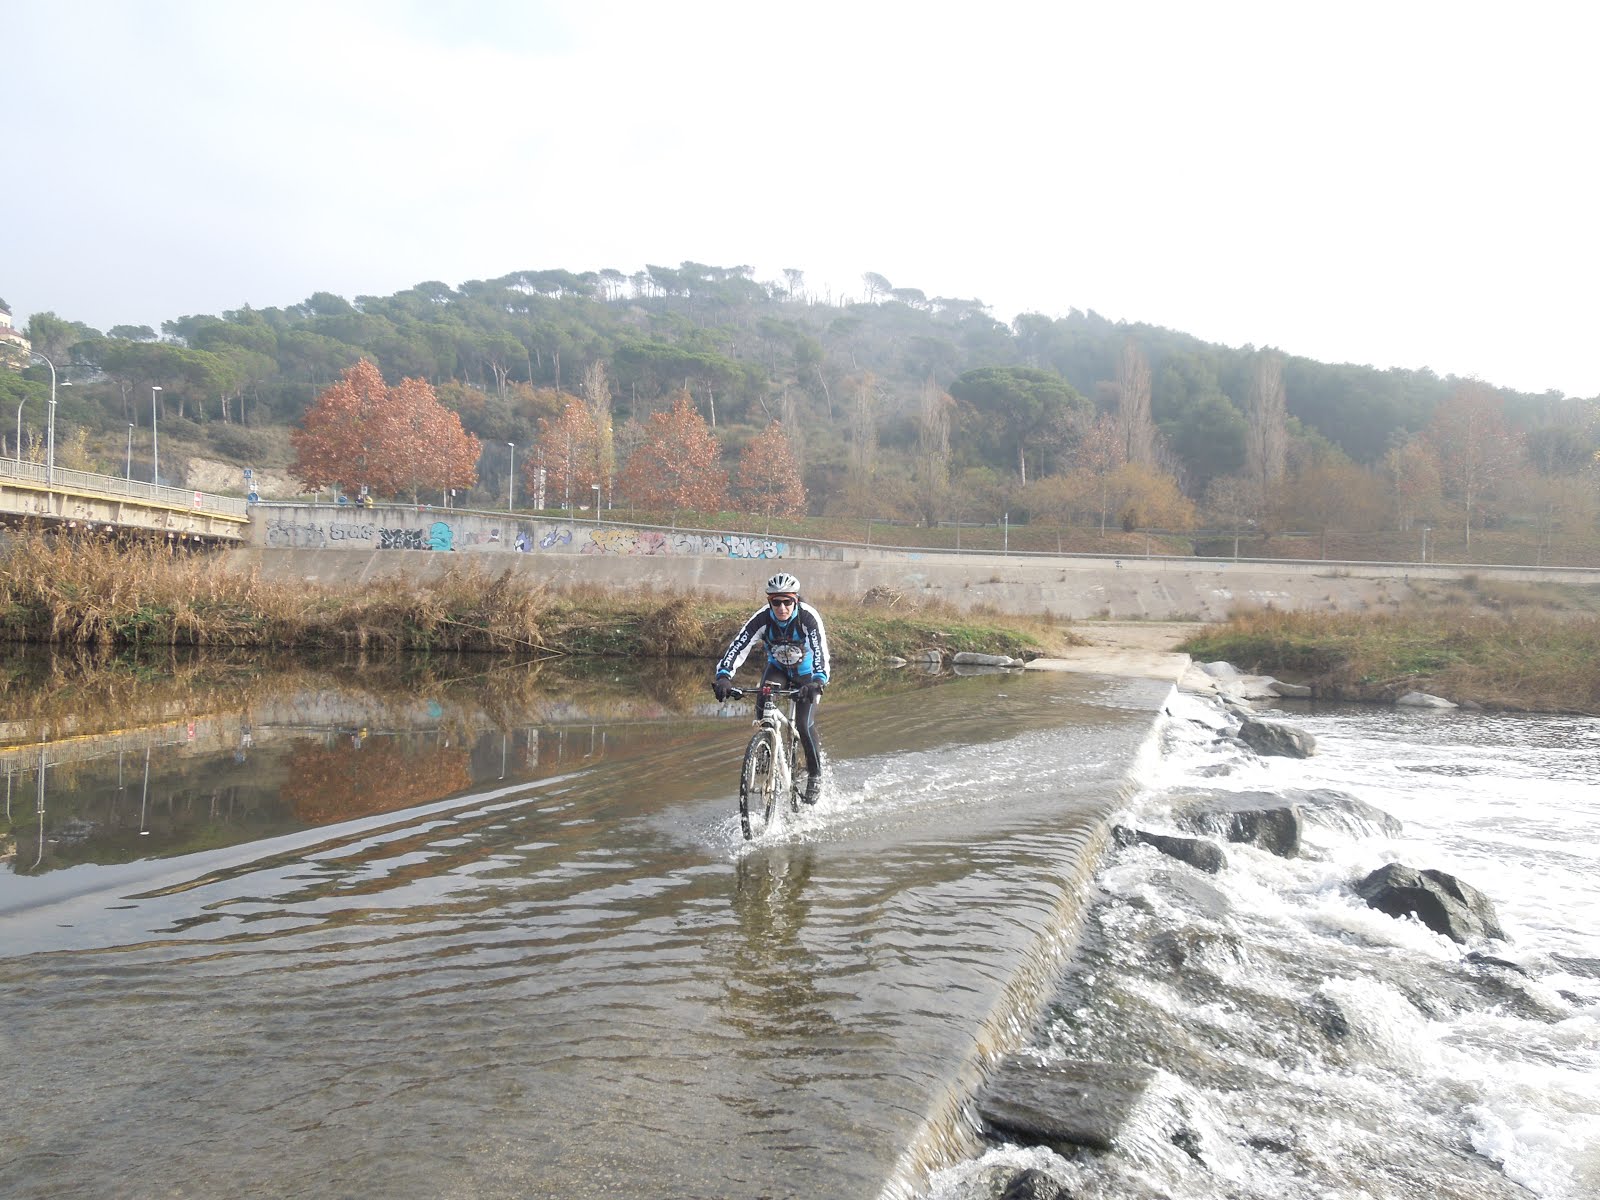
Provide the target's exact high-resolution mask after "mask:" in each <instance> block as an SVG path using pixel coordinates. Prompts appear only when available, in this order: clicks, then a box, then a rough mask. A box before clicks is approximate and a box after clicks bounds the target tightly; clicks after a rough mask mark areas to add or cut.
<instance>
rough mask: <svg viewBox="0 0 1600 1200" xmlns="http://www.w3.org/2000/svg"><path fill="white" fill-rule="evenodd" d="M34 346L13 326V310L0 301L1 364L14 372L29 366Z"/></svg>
mask: <svg viewBox="0 0 1600 1200" xmlns="http://www.w3.org/2000/svg"><path fill="white" fill-rule="evenodd" d="M32 350H33V345H32V343H31V342H29V341H28V339H27V338H25V337H23V336H22V334H20V333H18V332H17V330H16V328H15V327H14V326H13V325H12V324H11V310H10V309H9V308H7V307H6V305H5V301H3V300H0V362H4V363H5V365H6V366H8V367H10V368H11V369H12V370H13V371H20V370H22V368H23V367H25V366H27V365H28V355H29V353H30V352H32Z"/></svg>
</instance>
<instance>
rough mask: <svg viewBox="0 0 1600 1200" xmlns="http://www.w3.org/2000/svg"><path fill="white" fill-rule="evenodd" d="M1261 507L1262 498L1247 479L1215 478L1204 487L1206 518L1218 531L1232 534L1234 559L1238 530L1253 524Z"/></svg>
mask: <svg viewBox="0 0 1600 1200" xmlns="http://www.w3.org/2000/svg"><path fill="white" fill-rule="evenodd" d="M1263 503H1265V497H1264V496H1262V494H1261V490H1260V488H1258V487H1257V486H1256V481H1255V479H1254V478H1253V477H1251V476H1246V475H1219V476H1218V477H1217V478H1215V479H1213V480H1212V481H1211V482H1210V483H1209V484H1207V485H1206V498H1205V513H1206V518H1207V520H1209V521H1210V522H1211V523H1212V524H1213V525H1215V526H1216V527H1217V528H1218V529H1219V530H1232V532H1233V556H1234V557H1235V558H1238V557H1239V536H1240V531H1241V529H1243V528H1244V527H1246V526H1252V525H1254V524H1255V523H1256V518H1257V516H1259V515H1260V512H1261V506H1262V505H1263Z"/></svg>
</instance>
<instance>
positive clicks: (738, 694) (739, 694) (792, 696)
mask: <svg viewBox="0 0 1600 1200" xmlns="http://www.w3.org/2000/svg"><path fill="white" fill-rule="evenodd" d="M760 690H761V689H760V688H729V689H728V698H729V699H730V700H743V699H744V698H745V697H746V696H748V695H750V694H752V693H753V692H758V691H760ZM804 690H805V689H804V688H797V687H794V688H773V689H772V694H773V695H774V696H782V697H784V698H785V699H789V700H798V699H799V698H800V693H801V692H802V691H804Z"/></svg>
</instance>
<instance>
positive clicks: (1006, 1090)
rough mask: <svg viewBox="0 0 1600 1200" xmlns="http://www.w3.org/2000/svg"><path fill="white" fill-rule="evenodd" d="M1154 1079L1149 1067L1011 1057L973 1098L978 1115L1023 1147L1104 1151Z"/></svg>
mask: <svg viewBox="0 0 1600 1200" xmlns="http://www.w3.org/2000/svg"><path fill="white" fill-rule="evenodd" d="M1155 1077H1156V1073H1155V1071H1154V1069H1153V1068H1151V1067H1144V1066H1134V1067H1120V1066H1116V1065H1114V1064H1112V1063H1102V1062H1076V1063H1049V1064H1045V1065H1041V1064H1040V1063H1037V1062H1035V1061H1034V1060H1033V1059H1031V1058H1024V1057H1021V1056H1018V1055H1013V1056H1012V1057H1010V1058H1007V1059H1005V1060H1004V1061H1002V1062H1001V1064H1000V1066H999V1067H998V1068H997V1069H996V1070H995V1073H994V1075H993V1077H992V1078H990V1080H989V1082H988V1084H987V1085H985V1087H984V1089H983V1090H982V1091H981V1092H980V1093H979V1094H978V1115H979V1116H980V1117H982V1118H983V1120H984V1121H985V1122H987V1123H988V1125H989V1126H990V1127H991V1128H992V1129H994V1130H995V1131H996V1132H997V1133H999V1134H1001V1135H1002V1136H1004V1137H1007V1138H1009V1139H1011V1140H1013V1141H1016V1142H1019V1143H1021V1144H1023V1145H1043V1146H1050V1147H1057V1146H1089V1147H1091V1148H1093V1149H1096V1150H1109V1149H1111V1148H1112V1147H1113V1146H1114V1145H1116V1141H1117V1136H1118V1135H1119V1134H1120V1133H1121V1132H1122V1128H1123V1126H1124V1125H1126V1124H1127V1121H1128V1117H1129V1115H1130V1114H1131V1113H1132V1111H1133V1110H1134V1108H1135V1107H1136V1106H1137V1105H1138V1103H1139V1101H1140V1100H1142V1099H1143V1098H1144V1094H1145V1092H1146V1091H1147V1090H1148V1089H1149V1087H1150V1084H1151V1083H1152V1082H1153V1081H1154V1080H1155Z"/></svg>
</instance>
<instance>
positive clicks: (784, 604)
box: [767, 596, 794, 608]
mask: <svg viewBox="0 0 1600 1200" xmlns="http://www.w3.org/2000/svg"><path fill="white" fill-rule="evenodd" d="M767 603H768V604H770V605H772V607H773V608H793V607H794V597H793V596H768V597H767Z"/></svg>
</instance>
